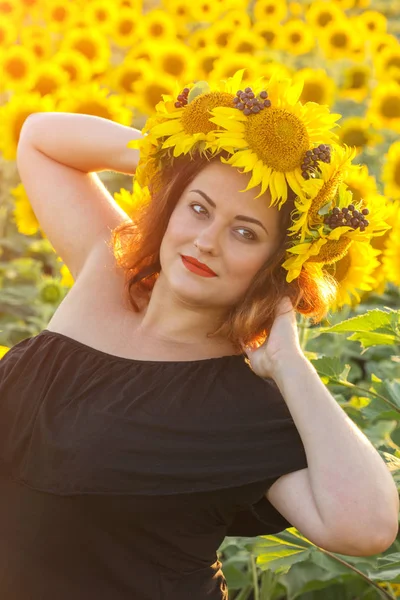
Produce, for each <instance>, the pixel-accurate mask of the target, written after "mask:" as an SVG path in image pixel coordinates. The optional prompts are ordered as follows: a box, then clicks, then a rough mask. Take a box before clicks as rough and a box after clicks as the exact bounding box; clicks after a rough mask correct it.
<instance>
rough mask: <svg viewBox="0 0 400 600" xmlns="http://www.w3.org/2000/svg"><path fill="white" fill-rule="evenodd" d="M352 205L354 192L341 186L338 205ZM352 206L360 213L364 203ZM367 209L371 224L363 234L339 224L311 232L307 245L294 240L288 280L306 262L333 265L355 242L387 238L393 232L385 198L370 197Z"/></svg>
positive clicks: (284, 265) (368, 219)
mask: <svg viewBox="0 0 400 600" xmlns="http://www.w3.org/2000/svg"><path fill="white" fill-rule="evenodd" d="M349 201H350V202H349ZM350 204H351V193H350V192H349V190H347V189H346V186H345V185H344V184H340V185H339V189H338V200H337V203H336V205H337V207H338V208H340V209H342V208H343V207H347V208H349V207H350ZM353 206H354V208H356V209H358V210H360V211H361V210H362V209H364V207H365V204H364V203H362V204H359V205H356V204H354V203H353ZM368 210H369V214H368V218H367V221H368V225H367V226H366V227H365V229H364V231H361V228H359V227H358V226H357V228H356V229H354V228H353V226H348V225H337V226H335V227H334V228H333V229H331V227H330V226H328V225H326V224H325V225H321V226H320V227H319V228H318V229H317V230H316V229H314V230H313V231H311V232H310V235H309V236H308V237H307V238H306V241H305V242H303V243H297V240H294V242H293V246H292V247H291V248H288V249H287V252H288V253H291V254H294V256H292V257H290V258H288V259H287V260H286V261H285V262H284V263H283V265H282V266H283V267H284V268H285V269H287V271H288V273H287V276H286V280H287V281H288V282H290V281H292V280H293V279H295V278H296V277H298V275H299V274H300V272H301V269H302V267H303V265H304V264H305V263H306V262H311V263H313V262H316V263H317V264H320V265H321V266H323V265H327V264H328V265H330V264H333V263H335V262H337V261H339V260H341V259H342V258H344V256H345V255H346V254H347V252H348V251H349V248H350V246H351V244H352V243H353V242H354V241H359V242H363V243H364V244H370V241H371V238H373V237H375V236H382V235H384V234H385V232H386V231H387V230H388V229H390V225H388V223H387V215H388V212H389V205H388V204H387V203H386V199H385V198H384V197H382V196H380V197H377V198H373V197H371V198H369V200H368ZM326 232H327V233H326Z"/></svg>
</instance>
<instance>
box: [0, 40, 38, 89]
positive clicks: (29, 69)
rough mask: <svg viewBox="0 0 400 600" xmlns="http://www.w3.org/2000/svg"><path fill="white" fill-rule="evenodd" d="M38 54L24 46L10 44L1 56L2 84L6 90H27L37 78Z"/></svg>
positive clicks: (0, 71)
mask: <svg viewBox="0 0 400 600" xmlns="http://www.w3.org/2000/svg"><path fill="white" fill-rule="evenodd" d="M35 67H36V56H35V54H34V53H33V52H32V50H29V49H28V48H24V47H23V46H17V45H14V46H10V47H9V48H5V49H4V50H3V51H2V54H1V56H0V73H1V74H2V77H1V79H2V85H3V86H4V89H6V90H12V91H14V92H18V93H21V92H25V91H27V90H29V88H30V87H31V86H32V85H33V82H34V80H35Z"/></svg>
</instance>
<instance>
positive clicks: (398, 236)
mask: <svg viewBox="0 0 400 600" xmlns="http://www.w3.org/2000/svg"><path fill="white" fill-rule="evenodd" d="M382 265H383V270H384V273H385V275H386V278H387V280H388V281H391V282H392V283H394V284H395V285H398V286H399V285H400V212H398V213H397V216H396V219H395V222H394V226H393V228H392V230H391V231H390V233H389V236H388V239H387V242H386V248H385V250H384V252H383V257H382Z"/></svg>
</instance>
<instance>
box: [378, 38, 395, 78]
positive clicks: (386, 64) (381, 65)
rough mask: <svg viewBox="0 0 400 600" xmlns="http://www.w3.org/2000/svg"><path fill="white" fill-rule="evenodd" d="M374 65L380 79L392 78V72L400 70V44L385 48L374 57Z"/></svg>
mask: <svg viewBox="0 0 400 600" xmlns="http://www.w3.org/2000/svg"><path fill="white" fill-rule="evenodd" d="M374 63H375V66H376V71H377V76H378V78H379V79H382V78H383V77H390V76H391V73H392V71H394V70H396V69H400V44H399V43H397V46H388V47H386V48H384V49H383V50H382V51H381V52H380V53H379V54H377V56H375V57H374Z"/></svg>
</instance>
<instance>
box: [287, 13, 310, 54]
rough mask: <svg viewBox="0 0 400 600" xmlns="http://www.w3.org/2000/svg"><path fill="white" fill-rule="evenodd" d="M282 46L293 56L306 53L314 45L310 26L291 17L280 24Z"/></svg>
mask: <svg viewBox="0 0 400 600" xmlns="http://www.w3.org/2000/svg"><path fill="white" fill-rule="evenodd" d="M281 33H282V47H283V49H284V50H286V52H288V53H289V54H292V55H294V56H300V55H301V54H307V52H310V51H311V50H312V49H313V48H314V45H315V38H314V34H313V31H312V29H311V27H309V26H308V25H307V23H305V22H304V21H302V20H301V19H291V20H290V21H287V22H286V23H284V24H283V25H282V32H281Z"/></svg>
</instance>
